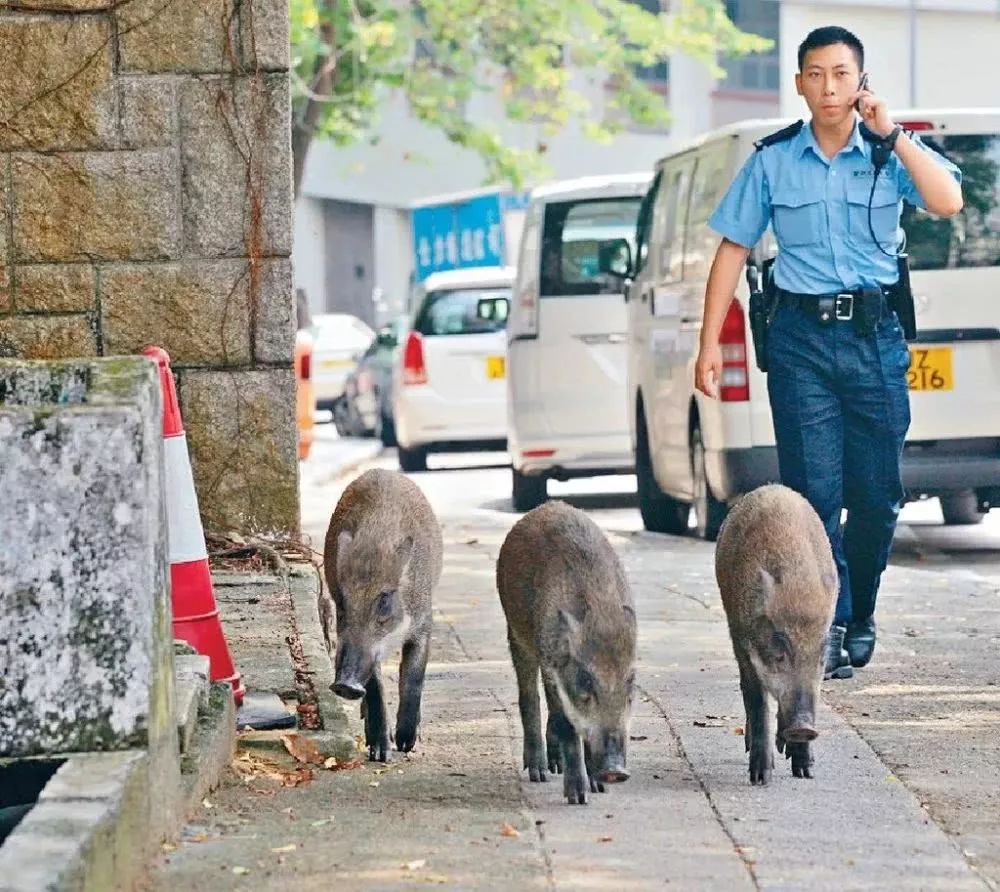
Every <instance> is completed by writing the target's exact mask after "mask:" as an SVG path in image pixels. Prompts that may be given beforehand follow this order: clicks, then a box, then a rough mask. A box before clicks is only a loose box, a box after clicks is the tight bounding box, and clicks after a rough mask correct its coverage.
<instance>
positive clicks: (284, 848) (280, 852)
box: [271, 842, 298, 855]
mask: <svg viewBox="0 0 1000 892" xmlns="http://www.w3.org/2000/svg"><path fill="white" fill-rule="evenodd" d="M296 849H298V846H297V845H296V844H295V843H294V842H290V843H289V844H288V845H287V846H278V847H277V848H276V849H271V851H272V852H274V854H275V855H284V854H286V853H287V852H294V851H295V850H296Z"/></svg>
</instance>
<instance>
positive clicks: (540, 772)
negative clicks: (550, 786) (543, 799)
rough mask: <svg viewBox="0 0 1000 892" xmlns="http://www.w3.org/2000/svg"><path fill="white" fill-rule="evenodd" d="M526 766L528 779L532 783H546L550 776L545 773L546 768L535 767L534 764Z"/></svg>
mask: <svg viewBox="0 0 1000 892" xmlns="http://www.w3.org/2000/svg"><path fill="white" fill-rule="evenodd" d="M524 767H525V768H527V769H528V780H530V781H531V782H532V783H534V784H537V783H543V784H544V783H545V782H546V781H548V779H549V777H548V775H547V774H546V773H545V769H544V768H535V766H534V765H525V766H524Z"/></svg>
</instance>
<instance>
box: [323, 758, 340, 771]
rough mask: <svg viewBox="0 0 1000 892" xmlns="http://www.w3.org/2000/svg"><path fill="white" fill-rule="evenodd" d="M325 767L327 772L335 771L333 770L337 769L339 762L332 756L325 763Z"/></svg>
mask: <svg viewBox="0 0 1000 892" xmlns="http://www.w3.org/2000/svg"><path fill="white" fill-rule="evenodd" d="M323 767H324V768H325V769H326V770H327V771H333V769H334V768H336V767H337V760H336V759H335V758H334V757H333V756H330V758H329V759H327V760H326V761H325V762H324V763H323Z"/></svg>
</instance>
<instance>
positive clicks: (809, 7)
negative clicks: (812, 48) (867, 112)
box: [781, 0, 1000, 115]
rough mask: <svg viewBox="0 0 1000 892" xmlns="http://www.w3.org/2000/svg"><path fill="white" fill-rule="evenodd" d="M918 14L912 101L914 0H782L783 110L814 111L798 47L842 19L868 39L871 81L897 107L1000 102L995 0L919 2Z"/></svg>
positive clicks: (999, 24)
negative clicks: (804, 90) (805, 94)
mask: <svg viewBox="0 0 1000 892" xmlns="http://www.w3.org/2000/svg"><path fill="white" fill-rule="evenodd" d="M916 18H917V29H916V37H917V39H916V42H915V44H914V49H915V54H916V55H915V61H916V66H915V70H916V77H915V83H914V87H915V97H916V98H915V101H913V102H911V95H910V92H911V87H910V62H911V42H910V27H909V21H910V13H909V0H884V2H880V3H874V2H856V0H824V2H803V0H782V3H781V72H782V74H781V110H782V114H784V115H804V114H807V110H806V107H805V103H804V102H803V101H802V99H801V98H800V97H799V96H797V95H796V93H795V84H794V82H793V75H794V74H795V71H796V70H797V68H798V64H797V61H796V52H797V50H798V45H799V44H800V43H801V42H802V39H803V38H804V37H805V36H806V34H808V33H809V31H811V30H812V29H813V28H818V27H821V26H823V25H841V26H843V27H845V28H848V29H849V30H851V31H853V32H854V33H855V34H857V35H858V37H859V38H861V42H862V43H863V44H864V45H865V56H866V60H865V67H866V68H867V69H868V70H869V71H870V72H871V83H872V87H873V88H874V89H875V90H877V91H878V93H879V94H880V95H882V96H884V97H885V98H886V100H887V102H888V103H889V108H890V110H892V109H905V108H910V107H911V105H912V106H916V107H924V108H939V107H944V108H947V107H956V106H958V107H970V106H994V107H995V106H997V105H998V104H1000V92H998V90H997V83H1000V53H998V52H997V48H998V47H1000V6H998V4H997V3H996V0H919V2H918V4H917V17H916Z"/></svg>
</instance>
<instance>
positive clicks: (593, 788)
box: [590, 777, 604, 793]
mask: <svg viewBox="0 0 1000 892" xmlns="http://www.w3.org/2000/svg"><path fill="white" fill-rule="evenodd" d="M590 792H591V793H603V792H604V784H602V783H601V782H600V781H599V780H598V779H597V778H596V777H592V778H591V779H590Z"/></svg>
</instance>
